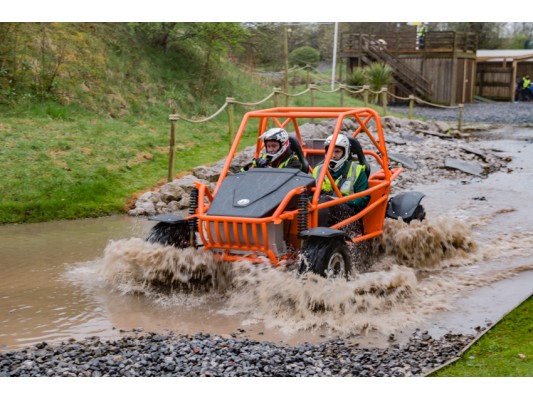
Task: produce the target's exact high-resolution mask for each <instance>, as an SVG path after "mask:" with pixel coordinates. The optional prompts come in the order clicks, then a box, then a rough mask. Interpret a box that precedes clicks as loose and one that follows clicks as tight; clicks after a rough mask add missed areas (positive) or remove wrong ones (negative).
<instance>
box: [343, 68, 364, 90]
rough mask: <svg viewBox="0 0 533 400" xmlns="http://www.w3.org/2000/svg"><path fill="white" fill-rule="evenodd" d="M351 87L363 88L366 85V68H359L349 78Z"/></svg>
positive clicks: (348, 82) (348, 81)
mask: <svg viewBox="0 0 533 400" xmlns="http://www.w3.org/2000/svg"><path fill="white" fill-rule="evenodd" d="M346 82H347V84H348V85H349V86H363V85H365V84H366V75H365V70H364V68H361V67H357V68H355V69H354V70H353V72H352V73H351V74H350V76H348V79H347V80H346Z"/></svg>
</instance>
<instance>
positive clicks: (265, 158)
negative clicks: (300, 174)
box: [243, 128, 302, 170]
mask: <svg viewBox="0 0 533 400" xmlns="http://www.w3.org/2000/svg"><path fill="white" fill-rule="evenodd" d="M260 138H261V139H262V140H263V144H264V146H265V151H266V152H265V154H263V155H261V156H260V157H258V158H254V159H253V160H252V165H251V166H248V168H250V167H251V168H296V169H301V168H302V163H301V162H300V159H299V158H298V156H297V155H296V153H295V152H294V151H292V149H291V146H290V142H289V134H288V133H287V131H286V130H284V129H281V128H272V129H269V130H268V131H266V132H265V133H263V134H262V135H261V136H260ZM248 168H246V169H245V170H247V169H248ZM243 169H244V168H243Z"/></svg>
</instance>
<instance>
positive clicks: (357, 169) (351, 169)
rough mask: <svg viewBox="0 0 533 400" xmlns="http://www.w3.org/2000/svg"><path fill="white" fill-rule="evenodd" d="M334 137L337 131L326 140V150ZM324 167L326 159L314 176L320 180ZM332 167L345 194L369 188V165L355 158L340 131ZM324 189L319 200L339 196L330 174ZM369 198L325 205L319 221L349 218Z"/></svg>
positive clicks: (340, 188)
mask: <svg viewBox="0 0 533 400" xmlns="http://www.w3.org/2000/svg"><path fill="white" fill-rule="evenodd" d="M332 139H333V135H331V136H329V137H328V138H327V139H326V141H325V143H324V148H325V150H326V152H327V151H328V148H329V146H330V144H331V141H332ZM322 167H323V163H320V164H318V165H317V166H316V167H315V168H314V169H313V177H314V178H315V179H317V180H318V176H319V174H320V170H321V169H322ZM328 170H329V172H330V174H331V177H332V178H333V179H334V180H335V184H336V185H337V187H338V189H339V191H340V192H341V193H342V195H343V196H347V195H350V194H353V193H358V192H362V191H364V190H367V189H368V178H367V175H366V172H365V166H364V165H362V164H359V163H357V162H355V161H353V160H352V159H351V157H350V141H349V139H348V138H347V137H346V136H345V135H342V134H339V135H338V136H337V141H336V142H335V149H334V150H333V155H332V156H331V161H330V163H329V165H328ZM320 192H321V195H320V199H319V203H323V202H325V201H328V200H332V199H333V198H334V197H337V195H336V193H335V191H334V190H333V187H332V185H331V182H330V181H329V178H328V176H327V175H326V177H325V178H324V182H323V184H322V188H321V191H320ZM369 201H370V195H367V196H364V197H359V198H357V199H353V200H349V201H347V202H346V203H342V204H338V205H335V206H332V207H328V208H325V209H322V210H320V211H319V213H318V225H319V226H331V225H334V224H336V223H338V222H340V221H342V220H344V219H346V218H349V217H351V216H353V215H355V214H357V213H358V212H360V211H361V210H362V209H363V208H365V207H366V206H367V204H368V202H369Z"/></svg>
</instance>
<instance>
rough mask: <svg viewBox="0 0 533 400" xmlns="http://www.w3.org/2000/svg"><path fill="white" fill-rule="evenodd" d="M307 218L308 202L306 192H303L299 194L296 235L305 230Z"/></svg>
mask: <svg viewBox="0 0 533 400" xmlns="http://www.w3.org/2000/svg"><path fill="white" fill-rule="evenodd" d="M308 217H309V200H308V198H307V192H306V191H304V192H302V193H301V194H300V198H299V199H298V234H300V233H302V232H303V231H306V230H307V226H308Z"/></svg>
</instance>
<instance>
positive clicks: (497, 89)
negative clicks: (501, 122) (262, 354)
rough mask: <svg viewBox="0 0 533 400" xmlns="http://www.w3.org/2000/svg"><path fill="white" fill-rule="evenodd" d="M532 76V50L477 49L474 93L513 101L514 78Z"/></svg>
mask: <svg viewBox="0 0 533 400" xmlns="http://www.w3.org/2000/svg"><path fill="white" fill-rule="evenodd" d="M526 75H529V76H533V50H479V51H478V57H477V65H476V95H477V96H481V97H486V98H489V99H492V100H500V101H514V98H515V91H516V80H517V78H522V77H524V76H526Z"/></svg>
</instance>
